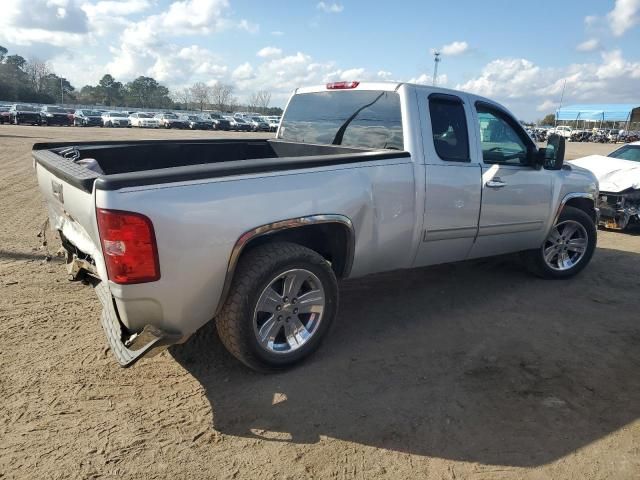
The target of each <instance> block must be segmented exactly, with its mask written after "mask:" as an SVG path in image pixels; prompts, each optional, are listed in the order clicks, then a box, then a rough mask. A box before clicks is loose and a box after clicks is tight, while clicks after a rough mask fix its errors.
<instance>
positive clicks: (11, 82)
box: [0, 46, 282, 115]
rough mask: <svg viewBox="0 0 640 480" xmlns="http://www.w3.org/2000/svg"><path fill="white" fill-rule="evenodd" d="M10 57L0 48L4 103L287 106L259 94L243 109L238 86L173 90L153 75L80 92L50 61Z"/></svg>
mask: <svg viewBox="0 0 640 480" xmlns="http://www.w3.org/2000/svg"><path fill="white" fill-rule="evenodd" d="M8 53H9V52H8V50H7V49H6V48H4V47H2V46H0V100H7V101H14V102H25V103H29V102H32V103H65V104H83V105H100V106H106V107H134V108H166V109H176V110H200V111H203V110H218V111H221V112H231V111H237V110H240V109H247V110H250V111H255V112H260V113H263V114H267V115H278V114H281V113H282V109H281V108H278V107H269V103H270V102H271V94H270V93H269V92H267V91H258V92H256V93H254V94H252V95H250V96H249V98H248V102H247V103H248V104H247V105H240V104H239V102H238V99H237V97H235V95H234V87H233V85H230V84H224V83H216V84H214V85H207V84H205V83H202V82H197V83H194V84H193V85H192V86H190V87H186V88H183V89H181V90H175V91H171V90H169V89H168V88H167V87H166V86H164V85H162V84H161V83H159V82H158V81H157V80H155V79H154V78H151V77H146V76H139V77H138V78H136V79H135V80H132V81H130V82H126V83H122V82H119V81H117V80H116V79H115V78H114V77H113V76H112V75H110V74H106V75H104V76H103V77H102V78H101V79H100V81H99V82H98V84H97V85H85V86H84V87H82V88H81V89H80V90H77V89H75V88H74V87H73V85H71V83H70V82H69V81H68V80H67V79H66V78H64V77H60V76H58V75H57V74H56V73H55V72H53V70H52V69H51V68H50V66H49V65H48V64H47V63H46V62H43V61H41V60H39V59H37V58H32V59H29V60H26V59H25V58H24V57H22V56H20V55H15V54H14V55H8Z"/></svg>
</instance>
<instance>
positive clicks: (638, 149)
mask: <svg viewBox="0 0 640 480" xmlns="http://www.w3.org/2000/svg"><path fill="white" fill-rule="evenodd" d="M609 156H610V157H611V158H619V159H621V160H631V161H633V162H640V145H625V146H624V147H620V148H619V149H618V150H616V151H615V152H611V153H610V154H609Z"/></svg>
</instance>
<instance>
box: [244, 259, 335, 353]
mask: <svg viewBox="0 0 640 480" xmlns="http://www.w3.org/2000/svg"><path fill="white" fill-rule="evenodd" d="M324 309H325V292H324V288H323V286H322V283H321V282H320V279H319V278H318V277H317V276H316V275H315V274H313V273H312V272H310V271H309V270H304V269H301V268H296V269H293V270H288V271H286V272H284V273H281V274H279V275H278V276H277V277H275V278H273V279H272V280H271V281H269V283H268V284H267V287H266V288H265V289H264V290H263V291H262V293H261V294H260V297H259V298H258V302H257V304H256V308H255V311H254V313H253V331H254V333H255V335H256V339H257V340H258V343H259V344H260V346H261V347H262V348H264V349H265V350H266V351H268V352H270V353H275V354H286V353H291V352H293V351H295V350H297V349H299V348H300V347H302V346H303V345H305V344H307V343H308V342H309V340H310V339H311V338H312V337H313V335H314V333H315V332H317V331H318V326H319V325H320V322H321V321H322V314H323V312H324Z"/></svg>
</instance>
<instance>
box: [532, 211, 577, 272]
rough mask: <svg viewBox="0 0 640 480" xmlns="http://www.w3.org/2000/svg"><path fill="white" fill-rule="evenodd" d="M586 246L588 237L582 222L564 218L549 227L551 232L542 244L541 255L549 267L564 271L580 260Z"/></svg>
mask: <svg viewBox="0 0 640 480" xmlns="http://www.w3.org/2000/svg"><path fill="white" fill-rule="evenodd" d="M588 246H589V237H588V236H587V230H586V229H585V228H584V227H583V226H582V224H581V223H579V222H576V221H574V220H566V221H564V222H560V223H558V224H557V225H556V226H554V227H553V228H552V229H551V233H549V236H548V237H547V239H546V241H545V242H544V244H543V245H542V255H543V257H544V261H545V263H546V264H547V266H549V268H551V269H553V270H557V271H565V270H569V269H571V268H573V267H574V266H575V265H577V264H578V262H580V260H582V258H583V257H584V255H585V253H586V251H587V247H588Z"/></svg>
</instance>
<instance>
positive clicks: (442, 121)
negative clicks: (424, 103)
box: [429, 95, 470, 162]
mask: <svg viewBox="0 0 640 480" xmlns="http://www.w3.org/2000/svg"><path fill="white" fill-rule="evenodd" d="M449 97H450V98H449ZM429 114H430V115H431V129H432V131H433V145H434V147H435V149H436V153H437V154H438V156H439V157H440V158H441V159H442V160H450V161H454V162H469V161H470V158H469V134H468V132H467V117H466V116H465V114H464V107H463V105H462V101H461V100H460V99H459V98H457V97H454V96H453V95H446V96H445V95H438V96H431V97H429Z"/></svg>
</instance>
